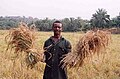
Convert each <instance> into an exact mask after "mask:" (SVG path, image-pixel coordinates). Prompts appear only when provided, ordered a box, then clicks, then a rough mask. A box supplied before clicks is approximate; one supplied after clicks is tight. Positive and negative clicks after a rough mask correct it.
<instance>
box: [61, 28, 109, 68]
mask: <svg viewBox="0 0 120 79" xmlns="http://www.w3.org/2000/svg"><path fill="white" fill-rule="evenodd" d="M109 42H110V33H109V32H107V31H102V30H97V31H96V32H94V31H88V32H87V33H86V34H85V35H84V36H83V37H81V38H80V40H79V42H78V43H77V45H76V48H75V50H74V51H73V52H71V53H69V54H66V55H65V57H64V58H63V60H62V61H61V62H64V64H63V67H64V66H66V65H68V66H70V67H71V66H72V67H80V66H82V64H83V62H84V60H85V58H92V56H93V55H94V54H97V55H98V56H99V54H100V53H102V52H101V51H102V50H105V49H106V47H107V46H108V44H109Z"/></svg>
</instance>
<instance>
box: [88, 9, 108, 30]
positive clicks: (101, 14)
mask: <svg viewBox="0 0 120 79" xmlns="http://www.w3.org/2000/svg"><path fill="white" fill-rule="evenodd" d="M92 16H93V17H92V19H91V20H90V23H91V25H92V26H93V28H108V27H109V24H110V15H108V14H107V11H106V10H105V9H98V11H96V13H95V14H93V15H92Z"/></svg>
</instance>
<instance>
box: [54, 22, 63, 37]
mask: <svg viewBox="0 0 120 79" xmlns="http://www.w3.org/2000/svg"><path fill="white" fill-rule="evenodd" d="M52 29H53V31H54V34H55V35H60V34H61V31H62V24H61V23H54V25H53V28H52Z"/></svg>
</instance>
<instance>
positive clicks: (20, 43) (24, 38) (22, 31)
mask: <svg viewBox="0 0 120 79" xmlns="http://www.w3.org/2000/svg"><path fill="white" fill-rule="evenodd" d="M5 40H6V42H7V44H8V45H7V49H6V50H10V52H11V51H12V50H14V53H16V54H18V53H21V52H26V53H27V57H26V58H27V63H28V64H29V65H30V66H31V67H33V65H34V64H36V63H37V61H38V60H39V59H41V58H40V56H41V55H40V54H38V53H39V51H38V49H37V48H36V47H35V26H34V25H32V26H31V27H28V26H27V24H25V23H23V22H21V23H20V24H19V25H18V28H12V29H10V30H9V34H8V35H7V36H6V37H5Z"/></svg>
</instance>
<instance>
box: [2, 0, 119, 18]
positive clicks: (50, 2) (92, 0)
mask: <svg viewBox="0 0 120 79" xmlns="http://www.w3.org/2000/svg"><path fill="white" fill-rule="evenodd" d="M98 8H103V9H105V10H106V11H107V14H109V15H110V16H111V18H112V17H115V16H118V15H119V12H120V0H1V1H0V16H26V17H28V16H32V17H37V18H45V17H48V18H50V19H52V18H56V19H63V18H65V17H68V18H69V17H74V18H76V17H81V18H82V19H91V17H92V14H94V13H95V12H96V10H98Z"/></svg>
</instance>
